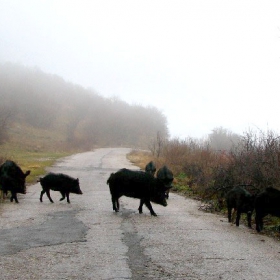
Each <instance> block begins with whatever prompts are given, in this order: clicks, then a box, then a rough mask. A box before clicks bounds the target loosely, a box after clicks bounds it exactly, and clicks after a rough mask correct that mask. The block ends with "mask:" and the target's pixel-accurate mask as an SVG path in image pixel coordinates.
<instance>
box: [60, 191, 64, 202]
mask: <svg viewBox="0 0 280 280" xmlns="http://www.w3.org/2000/svg"><path fill="white" fill-rule="evenodd" d="M60 193H61V195H62V198H61V199H60V200H59V201H62V200H64V199H65V193H64V192H60Z"/></svg>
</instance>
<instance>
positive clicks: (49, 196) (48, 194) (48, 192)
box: [45, 189, 53, 203]
mask: <svg viewBox="0 0 280 280" xmlns="http://www.w3.org/2000/svg"><path fill="white" fill-rule="evenodd" d="M45 192H46V194H47V196H48V198H49V200H50V202H51V203H53V200H52V198H51V195H50V190H49V189H47V190H45Z"/></svg>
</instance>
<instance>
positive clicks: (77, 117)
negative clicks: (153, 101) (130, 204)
mask: <svg viewBox="0 0 280 280" xmlns="http://www.w3.org/2000/svg"><path fill="white" fill-rule="evenodd" d="M0 84H1V90H0V96H1V100H2V102H1V105H0V128H1V129H0V143H1V144H2V145H3V144H5V143H7V142H9V143H13V144H14V145H21V146H22V145H24V146H26V148H27V149H30V148H32V149H38V150H57V149H58V150H67V149H90V148H92V147H94V146H129V147H144V148H145V147H147V146H148V145H149V142H150V141H151V139H153V138H155V137H156V135H157V133H158V132H160V133H161V134H162V135H163V136H168V128H167V120H166V117H165V116H164V115H163V114H162V112H160V111H159V110H158V109H157V108H155V107H143V106H141V105H130V104H128V103H126V102H125V101H122V100H120V99H118V98H104V97H102V96H100V95H98V94H96V93H95V92H93V91H92V90H89V89H85V88H83V87H81V86H79V85H75V84H72V83H69V82H66V81H64V80H63V79H62V78H60V77H58V76H56V75H51V74H46V73H44V72H42V71H41V70H39V69H37V68H27V67H24V66H22V65H17V64H11V63H5V64H0Z"/></svg>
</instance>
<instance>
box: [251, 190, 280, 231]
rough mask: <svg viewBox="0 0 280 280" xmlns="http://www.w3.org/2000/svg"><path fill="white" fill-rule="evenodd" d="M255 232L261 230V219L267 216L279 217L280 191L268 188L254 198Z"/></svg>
mask: <svg viewBox="0 0 280 280" xmlns="http://www.w3.org/2000/svg"><path fill="white" fill-rule="evenodd" d="M255 209H256V217H255V220H256V230H257V231H258V232H260V231H261V230H262V229H263V218H264V217H265V216H267V215H268V214H270V215H273V216H276V217H280V191H279V190H277V189H275V188H272V187H268V188H266V189H265V190H264V191H262V192H261V193H259V194H258V195H257V197H256V201H255Z"/></svg>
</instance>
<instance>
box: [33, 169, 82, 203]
mask: <svg viewBox="0 0 280 280" xmlns="http://www.w3.org/2000/svg"><path fill="white" fill-rule="evenodd" d="M38 182H40V184H41V186H42V189H43V190H42V191H41V195H40V201H41V202H43V195H44V193H46V194H47V196H48V198H49V200H50V202H52V203H53V200H52V198H51V196H50V190H52V191H59V192H60V193H61V195H62V197H61V199H60V201H62V200H64V199H65V196H66V198H67V202H68V203H70V199H69V194H70V193H75V194H83V193H82V191H81V189H80V185H79V179H74V178H72V177H70V176H68V175H66V174H62V173H58V174H55V173H49V174H47V175H46V176H45V177H43V178H40V179H39V181H38Z"/></svg>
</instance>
